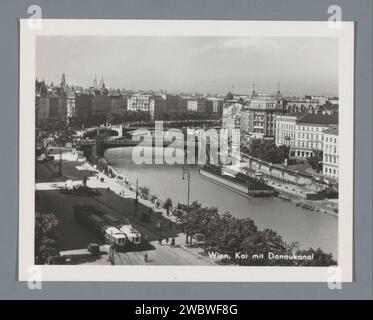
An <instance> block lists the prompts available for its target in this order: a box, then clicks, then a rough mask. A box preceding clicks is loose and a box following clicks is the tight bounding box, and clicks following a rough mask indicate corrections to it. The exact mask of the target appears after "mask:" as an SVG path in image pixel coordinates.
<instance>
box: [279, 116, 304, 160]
mask: <svg viewBox="0 0 373 320" xmlns="http://www.w3.org/2000/svg"><path fill="white" fill-rule="evenodd" d="M299 117H300V116H299V115H297V114H287V115H276V116H275V123H276V133H275V143H276V146H281V145H285V146H288V147H290V156H291V157H294V156H295V151H294V148H295V146H296V136H297V131H296V126H297V120H298V119H299Z"/></svg>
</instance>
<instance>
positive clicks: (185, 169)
mask: <svg viewBox="0 0 373 320" xmlns="http://www.w3.org/2000/svg"><path fill="white" fill-rule="evenodd" d="M185 176H186V177H187V181H188V193H187V210H186V212H187V227H189V199H190V170H189V169H188V168H187V167H185V166H183V176H182V179H183V180H185ZM185 242H186V243H188V232H187V231H186V232H185Z"/></svg>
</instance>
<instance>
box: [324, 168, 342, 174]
mask: <svg viewBox="0 0 373 320" xmlns="http://www.w3.org/2000/svg"><path fill="white" fill-rule="evenodd" d="M324 172H325V173H329V174H334V175H338V174H339V172H338V170H337V169H332V168H327V167H326V168H325V169H324Z"/></svg>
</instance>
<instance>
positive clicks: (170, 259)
mask: <svg viewBox="0 0 373 320" xmlns="http://www.w3.org/2000/svg"><path fill="white" fill-rule="evenodd" d="M40 166H43V165H39V166H38V167H37V170H38V168H40ZM77 166H78V167H79V168H80V170H78V169H76V167H77ZM87 169H89V167H87ZM75 171H79V172H80V175H81V177H80V178H82V176H84V172H85V173H86V174H87V173H89V170H82V168H81V164H77V163H65V165H64V174H65V172H68V173H69V178H71V177H72V175H73V174H74V172H75ZM38 172H41V173H42V174H39V180H38V181H39V183H37V184H36V190H37V194H38V198H39V201H38V203H39V204H38V206H39V208H40V209H42V210H43V212H45V211H49V212H53V213H55V214H56V216H57V219H59V221H60V236H59V240H60V241H59V242H60V250H61V251H68V250H69V251H71V250H73V252H74V251H75V252H76V254H81V253H82V251H81V250H82V249H84V248H86V247H87V246H88V244H89V243H91V242H96V243H99V244H101V245H102V244H104V242H103V241H102V239H101V238H100V237H99V236H98V235H97V234H96V233H94V232H92V231H91V230H89V229H88V228H86V227H85V226H83V225H80V224H78V223H77V222H76V221H75V220H74V219H73V207H74V206H75V205H77V204H88V205H89V204H90V205H94V206H97V207H98V208H99V210H101V211H104V212H106V213H111V214H114V215H117V216H119V215H122V216H125V217H127V218H129V219H130V223H131V224H132V225H133V226H134V228H135V229H137V230H138V231H139V232H140V233H141V234H142V235H146V236H147V239H148V240H149V243H147V245H145V246H142V247H141V248H140V249H138V250H137V251H136V250H134V251H132V252H117V254H116V255H115V264H128V265H139V264H141V265H142V264H149V265H216V263H215V262H214V261H213V260H211V259H209V258H208V257H206V256H204V255H201V253H202V252H203V249H202V248H199V247H197V248H195V247H193V248H190V247H187V246H185V245H184V241H185V235H184V234H183V233H181V232H179V231H178V230H177V229H176V225H175V224H172V226H170V225H169V223H170V221H169V220H168V218H167V217H162V219H163V220H164V221H165V222H164V223H163V224H164V226H165V227H164V228H163V230H155V219H153V220H152V222H150V223H144V222H143V221H141V219H140V218H139V217H134V216H133V212H134V201H133V198H134V196H135V193H134V192H132V191H130V190H128V189H125V190H124V196H119V195H118V193H119V192H122V191H123V187H122V186H120V185H119V184H117V183H116V182H115V180H114V179H109V178H107V177H106V176H104V175H103V174H101V173H100V174H99V179H97V177H96V176H91V177H90V178H89V179H88V182H87V184H88V186H90V187H92V188H95V189H97V190H99V191H100V193H101V194H100V196H98V197H85V196H76V195H69V194H63V193H61V192H60V191H58V187H60V185H64V182H61V178H59V177H56V176H53V170H52V171H51V170H49V169H48V168H47V169H46V168H42V169H41V170H40V171H38ZM45 175H46V179H45V178H43V176H45ZM101 177H104V179H105V180H104V182H101V181H100V178H101ZM73 178H74V177H73ZM76 178H79V177H76ZM43 180H44V181H45V180H47V182H42V181H43ZM72 180H73V179H72ZM74 180H75V181H74V183H79V180H77V179H74ZM108 186H109V187H110V191H108V190H107V187H108ZM148 206H152V204H151V203H150V202H148V201H146V200H143V199H141V200H140V204H139V212H141V210H147V209H145V208H148ZM161 211H163V209H162V210H161ZM172 219H173V218H172ZM166 222H167V223H166ZM171 222H172V221H171ZM172 237H174V238H175V241H176V247H171V246H169V245H166V244H165V241H163V245H160V244H159V243H158V240H159V239H160V238H163V239H165V238H169V239H171V238H172ZM73 252H70V253H71V254H73ZM145 253H146V254H147V255H148V261H147V262H145V259H144V255H145ZM89 263H95V264H101V263H102V264H107V259H106V260H105V261H104V259H100V260H97V261H95V262H89Z"/></svg>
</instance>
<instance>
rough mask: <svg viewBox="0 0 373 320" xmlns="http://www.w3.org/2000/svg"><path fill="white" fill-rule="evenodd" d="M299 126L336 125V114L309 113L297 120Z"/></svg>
mask: <svg viewBox="0 0 373 320" xmlns="http://www.w3.org/2000/svg"><path fill="white" fill-rule="evenodd" d="M298 123H300V124H320V125H331V124H338V114H331V115H328V114H318V113H309V114H306V115H305V116H304V117H302V118H301V119H299V120H298Z"/></svg>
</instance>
